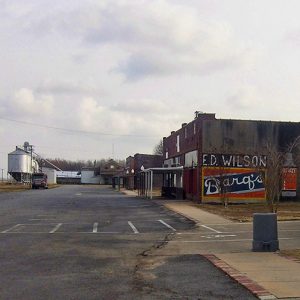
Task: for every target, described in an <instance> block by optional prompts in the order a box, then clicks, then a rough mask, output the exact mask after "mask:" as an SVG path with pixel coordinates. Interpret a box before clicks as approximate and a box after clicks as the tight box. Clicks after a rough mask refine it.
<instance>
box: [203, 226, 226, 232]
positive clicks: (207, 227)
mask: <svg viewBox="0 0 300 300" xmlns="http://www.w3.org/2000/svg"><path fill="white" fill-rule="evenodd" d="M201 227H204V228H206V229H209V230H211V231H214V232H216V233H222V231H218V230H216V229H213V228H211V227H209V226H206V225H201Z"/></svg>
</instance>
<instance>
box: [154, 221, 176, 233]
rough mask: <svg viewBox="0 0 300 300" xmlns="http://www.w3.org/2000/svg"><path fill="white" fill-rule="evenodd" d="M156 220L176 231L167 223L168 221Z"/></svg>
mask: <svg viewBox="0 0 300 300" xmlns="http://www.w3.org/2000/svg"><path fill="white" fill-rule="evenodd" d="M158 222H160V223H161V224H163V225H165V226H166V227H168V228H170V229H171V230H173V231H176V229H175V228H174V227H172V226H171V225H169V224H168V223H166V222H164V221H163V220H158Z"/></svg>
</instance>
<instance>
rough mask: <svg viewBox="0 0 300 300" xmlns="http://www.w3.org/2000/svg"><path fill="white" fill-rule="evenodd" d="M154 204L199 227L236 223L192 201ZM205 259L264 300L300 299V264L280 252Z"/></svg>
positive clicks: (250, 253) (213, 255) (170, 201)
mask: <svg viewBox="0 0 300 300" xmlns="http://www.w3.org/2000/svg"><path fill="white" fill-rule="evenodd" d="M122 192H123V193H125V194H127V195H130V196H136V195H137V194H136V193H135V192H132V191H126V190H123V191H122ZM149 201H150V200H149ZM153 201H154V202H156V203H158V204H160V205H164V206H165V207H166V208H168V209H170V210H173V211H175V212H177V213H179V214H181V215H183V216H185V217H187V218H188V219H191V220H193V221H194V222H195V223H196V224H206V225H209V224H231V223H233V222H232V221H230V220H227V219H225V218H222V217H220V216H217V215H214V214H212V213H209V212H206V211H204V210H202V209H201V208H198V207H195V206H194V205H193V203H192V202H190V201H184V200H183V201H178V200H163V199H159V200H157V199H155V200H153ZM204 256H205V257H206V258H207V259H208V260H210V261H211V262H212V263H213V264H214V265H215V266H216V267H217V268H219V269H221V270H222V271H224V272H225V273H227V275H228V276H230V277H231V278H233V279H234V280H236V281H237V282H239V283H240V284H242V285H244V286H245V287H246V288H247V289H249V290H250V291H251V292H252V293H253V294H255V295H256V296H257V297H258V298H260V299H264V300H267V299H289V300H292V299H300V262H297V261H295V260H292V259H289V258H286V257H283V256H280V255H279V254H278V253H270V252H252V251H250V250H249V252H246V253H245V252H243V253H238V252H235V253H222V254H220V253H215V254H208V255H204Z"/></svg>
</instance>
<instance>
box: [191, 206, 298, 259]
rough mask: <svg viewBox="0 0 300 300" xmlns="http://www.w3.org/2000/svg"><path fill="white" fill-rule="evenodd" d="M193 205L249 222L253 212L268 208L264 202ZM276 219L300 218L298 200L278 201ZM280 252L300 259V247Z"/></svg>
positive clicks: (235, 219) (229, 217)
mask: <svg viewBox="0 0 300 300" xmlns="http://www.w3.org/2000/svg"><path fill="white" fill-rule="evenodd" d="M195 205H196V206H198V207H200V208H202V209H204V210H206V211H208V212H211V213H214V214H217V215H220V216H222V217H225V218H228V219H230V220H233V221H237V222H249V221H252V219H253V214H254V213H263V212H269V208H268V206H267V205H266V204H265V203H261V204H254V203H251V204H229V205H228V207H227V208H225V207H224V205H222V204H219V203H218V204H195ZM277 219H278V220H279V221H287V220H300V201H295V202H281V203H279V205H278V211H277ZM280 253H281V254H282V255H285V256H289V257H293V258H295V259H297V260H299V261H300V249H291V250H283V251H280Z"/></svg>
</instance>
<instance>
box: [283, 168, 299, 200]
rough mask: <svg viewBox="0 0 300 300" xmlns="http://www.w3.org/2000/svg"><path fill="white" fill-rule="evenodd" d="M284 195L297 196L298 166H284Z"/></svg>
mask: <svg viewBox="0 0 300 300" xmlns="http://www.w3.org/2000/svg"><path fill="white" fill-rule="evenodd" d="M282 179H283V180H282V196H284V197H295V196H296V190H297V168H290V167H286V168H283V173H282Z"/></svg>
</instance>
